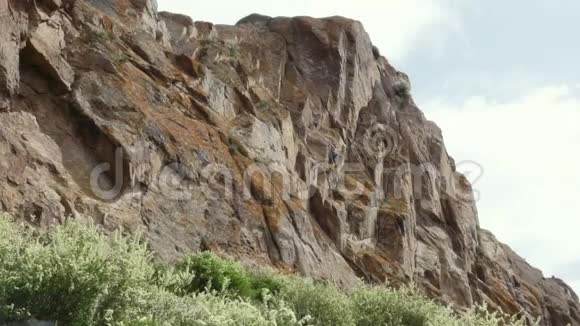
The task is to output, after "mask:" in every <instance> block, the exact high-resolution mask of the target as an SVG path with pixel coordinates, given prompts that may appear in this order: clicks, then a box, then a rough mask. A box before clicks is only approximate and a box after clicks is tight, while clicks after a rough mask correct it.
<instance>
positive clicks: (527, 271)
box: [0, 0, 580, 326]
mask: <svg viewBox="0 0 580 326" xmlns="http://www.w3.org/2000/svg"><path fill="white" fill-rule="evenodd" d="M392 32H393V33H396V31H392ZM410 90H411V86H410V83H409V79H408V77H407V76H406V75H405V74H404V73H402V72H399V71H397V70H396V69H395V68H394V67H393V66H391V65H390V64H389V62H388V61H387V59H386V58H384V57H383V56H381V54H380V53H379V50H378V49H377V48H376V47H373V45H372V43H371V40H370V38H369V35H368V34H367V33H366V32H365V30H364V28H363V26H362V24H361V23H360V22H357V21H354V20H350V19H347V18H342V17H329V18H324V19H314V18H309V17H296V18H286V17H277V18H272V17H266V16H261V15H251V16H249V17H246V18H244V19H242V20H240V21H239V22H238V23H237V24H236V25H235V26H225V25H213V24H211V23H207V22H196V21H194V20H193V19H192V18H189V17H186V16H183V15H178V14H172V13H166V12H158V11H157V5H156V3H155V0H76V1H74V0H36V1H33V0H0V167H1V168H0V210H2V211H6V212H9V213H11V214H12V215H14V216H17V217H18V218H20V219H22V220H26V221H28V222H29V223H32V224H35V225H37V226H38V227H47V226H49V225H51V224H55V223H63V222H65V220H66V219H76V220H92V221H94V222H95V223H98V224H100V225H102V226H103V228H104V229H106V230H114V229H118V228H120V227H122V228H125V229H127V230H130V231H137V230H143V232H144V233H145V235H146V237H147V238H148V239H149V240H150V241H151V244H152V246H153V249H154V250H155V251H156V252H157V253H158V254H159V256H160V257H162V258H163V259H165V260H167V261H173V260H175V259H177V258H179V257H181V256H183V255H185V254H188V253H191V252H194V251H199V250H214V251H218V252H221V253H224V254H226V255H229V256H231V257H234V258H237V259H240V260H242V261H246V262H251V263H254V264H260V265H265V266H274V267H276V268H278V269H280V270H283V271H287V272H299V273H303V274H305V275H309V276H312V277H315V278H319V279H326V280H331V281H334V282H336V283H337V284H340V285H341V286H345V287H349V286H353V285H356V284H357V283H358V282H362V281H366V282H384V281H388V282H390V283H391V284H393V285H397V284H402V283H410V282H414V283H415V284H416V285H417V286H418V287H419V288H420V289H421V290H423V291H424V292H425V293H426V294H428V295H429V296H430V297H432V298H435V299H437V300H439V301H440V302H442V303H445V304H451V305H453V306H454V307H456V308H457V309H464V308H468V307H470V306H472V305H474V304H480V303H487V304H488V306H489V308H490V309H502V310H503V311H505V312H508V313H511V314H523V315H525V316H526V317H528V318H529V319H530V320H534V319H536V318H537V317H542V320H543V321H542V325H553V326H564V325H567V324H571V325H572V326H577V325H580V303H579V301H578V297H577V296H576V294H575V293H574V292H573V291H572V289H571V288H570V287H568V286H567V285H566V284H565V283H564V282H563V281H561V280H559V279H555V278H546V277H544V276H543V274H542V272H541V271H539V270H537V269H536V268H534V267H532V266H530V265H529V264H528V263H527V262H526V261H525V260H524V259H523V258H521V257H519V256H518V255H517V254H516V253H515V252H513V251H512V250H511V249H510V248H509V247H508V246H506V245H504V244H502V243H501V242H499V241H498V240H497V239H496V238H495V237H494V236H493V234H491V233H490V232H488V231H485V230H483V229H481V228H480V226H479V222H478V216H477V210H476V206H475V200H474V191H473V190H472V187H471V186H470V184H469V181H468V180H467V179H466V178H465V177H464V176H463V175H461V174H460V173H458V172H457V166H458V165H459V164H461V163H459V162H458V163H456V162H455V161H454V160H453V159H452V158H451V157H450V156H449V155H448V153H447V151H446V149H445V145H444V143H443V138H442V135H441V131H440V130H439V128H438V127H437V126H436V125H435V124H434V123H433V122H431V121H429V120H427V119H426V118H425V116H424V114H423V113H422V112H421V111H420V110H419V108H418V107H417V106H416V104H415V103H414V102H413V99H412V97H411V91H410Z"/></svg>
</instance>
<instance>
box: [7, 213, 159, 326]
mask: <svg viewBox="0 0 580 326" xmlns="http://www.w3.org/2000/svg"><path fill="white" fill-rule="evenodd" d="M0 257H1V258H0V260H1V262H0V313H2V315H0V320H15V319H22V318H29V317H35V318H37V319H42V320H59V321H61V322H62V323H64V324H66V325H87V324H92V323H102V322H104V320H105V319H107V318H109V319H110V318H122V317H124V314H125V312H126V311H127V310H128V309H129V307H130V306H131V305H132V304H133V303H134V302H136V301H140V300H142V296H143V293H142V292H141V291H140V289H141V288H142V287H144V286H146V285H148V284H149V281H150V279H151V276H152V275H153V272H154V269H153V268H152V266H151V264H150V258H151V257H150V253H149V252H148V251H147V249H146V247H145V245H144V244H143V243H142V242H141V241H140V238H139V236H132V237H122V236H121V234H120V233H116V234H115V235H114V236H113V237H111V238H109V237H105V236H103V235H102V234H100V233H99V232H97V230H96V228H95V227H91V226H83V225H80V224H76V223H71V224H67V225H66V226H64V227H59V228H54V229H53V230H52V231H51V232H46V233H42V234H41V236H39V237H35V236H33V231H32V230H31V229H29V228H26V227H24V226H19V225H15V224H12V223H9V222H8V221H7V219H6V218H0Z"/></svg>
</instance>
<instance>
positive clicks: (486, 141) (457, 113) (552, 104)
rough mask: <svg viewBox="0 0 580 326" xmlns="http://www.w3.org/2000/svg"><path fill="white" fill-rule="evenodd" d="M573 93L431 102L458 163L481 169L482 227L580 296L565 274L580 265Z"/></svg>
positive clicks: (579, 107)
mask: <svg viewBox="0 0 580 326" xmlns="http://www.w3.org/2000/svg"><path fill="white" fill-rule="evenodd" d="M574 88H575V86H567V85H560V86H550V87H544V88H540V89H536V90H534V91H532V92H530V93H529V94H528V95H526V96H523V97H520V98H514V99H511V100H508V101H503V102H497V101H493V100H491V99H489V98H486V97H481V96H473V97H470V98H468V99H467V100H465V101H464V103H463V104H461V105H459V106H455V105H450V104H449V101H446V100H445V98H439V99H434V100H431V101H427V102H426V103H425V105H423V108H424V110H425V111H426V112H427V115H428V116H429V117H430V118H431V119H433V120H434V121H435V122H437V123H438V124H439V126H440V127H441V128H442V129H443V132H444V136H445V140H446V143H447V147H448V151H449V152H450V153H451V155H452V156H454V157H455V158H456V159H457V160H458V161H462V160H473V161H476V162H478V163H479V164H480V165H481V166H482V167H483V169H484V171H485V172H484V175H483V177H482V178H481V179H480V180H479V181H478V182H477V183H476V184H475V186H474V187H475V188H476V189H477V190H478V191H479V193H480V196H481V197H480V201H479V203H478V206H479V213H480V214H479V215H480V220H481V223H482V226H483V227H485V228H489V229H491V230H492V231H493V232H494V233H496V234H497V235H498V237H499V238H500V239H501V240H503V241H505V242H507V243H509V244H510V245H511V246H512V247H514V249H515V250H516V251H517V252H518V253H520V254H522V255H523V256H524V257H526V258H527V259H528V260H529V261H530V262H531V263H532V264H534V265H537V266H538V267H540V268H541V269H543V270H544V272H545V273H546V274H547V275H548V276H551V275H556V276H558V275H561V276H566V277H567V278H568V279H569V280H570V281H576V283H575V286H576V289H577V290H580V284H578V283H579V282H580V271H576V272H575V274H573V275H572V274H571V273H570V272H569V271H566V270H565V269H563V267H562V266H566V265H567V264H568V265H569V264H570V263H572V262H574V259H577V258H578V257H580V246H579V241H578V230H580V200H579V199H578V195H579V194H580V128H579V126H578V123H580V96H579V95H578V93H577V92H575V89H574Z"/></svg>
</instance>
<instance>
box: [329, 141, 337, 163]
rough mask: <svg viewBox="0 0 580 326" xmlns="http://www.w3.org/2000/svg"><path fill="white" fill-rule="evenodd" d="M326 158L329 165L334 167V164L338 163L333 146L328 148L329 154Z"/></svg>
mask: <svg viewBox="0 0 580 326" xmlns="http://www.w3.org/2000/svg"><path fill="white" fill-rule="evenodd" d="M328 158H329V160H330V164H332V165H333V166H336V163H337V162H338V153H337V152H336V147H334V146H333V145H331V146H330V153H329V154H328Z"/></svg>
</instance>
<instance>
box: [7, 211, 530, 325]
mask: <svg viewBox="0 0 580 326" xmlns="http://www.w3.org/2000/svg"><path fill="white" fill-rule="evenodd" d="M147 248H148V247H147V243H146V242H145V241H143V240H142V238H141V237H140V236H139V235H123V234H122V233H121V232H117V233H115V234H113V235H111V236H106V235H104V234H102V233H101V232H99V230H98V229H97V228H96V227H94V226H90V225H82V224H79V223H69V224H66V225H64V226H58V227H54V228H52V229H51V230H50V231H38V230H35V229H32V228H30V227H27V226H24V225H20V224H17V223H14V222H12V221H11V218H10V217H9V216H2V214H0V324H1V323H3V322H10V321H24V320H30V319H37V320H52V321H58V323H59V325H73V326H74V325H85V326H86V325H132V326H166V325H194V326H197V325H199V326H201V325H204V326H230V325H231V326H238V325H248V326H261V325H264V326H306V325H313V326H314V325H320V326H323V325H328V326H331V325H332V326H335V325H338V326H375V325H385V326H430V325H431V326H448V325H449V326H463V325H473V326H499V325H502V326H503V325H506V326H510V325H511V326H521V325H524V323H523V322H521V321H518V320H516V319H515V318H511V319H509V320H507V319H506V318H507V317H506V316H501V315H498V314H490V313H488V312H486V311H485V309H483V308H475V309H474V310H472V311H470V312H468V313H464V314H457V313H455V312H453V311H452V310H451V309H449V308H446V307H441V306H439V305H437V304H435V303H434V302H433V301H431V300H429V299H427V298H425V297H423V296H422V295H420V294H419V293H418V292H417V291H416V290H414V289H412V288H404V289H400V290H393V289H389V288H387V287H384V286H374V287H372V286H364V287H361V288H358V289H355V290H352V291H345V290H341V289H339V288H336V287H335V286H333V285H330V284H327V283H324V282H317V281H314V280H311V279H307V278H303V277H299V276H292V275H290V276H289V275H282V274H278V273H275V272H272V271H269V270H258V269H255V268H250V267H247V266H244V265H241V264H239V263H237V262H235V261H232V260H228V259H224V258H221V257H218V256H216V255H215V254H212V253H209V252H204V253H199V254H194V255H191V256H188V257H185V258H184V259H183V260H182V261H180V262H178V263H177V264H176V265H173V266H172V265H168V264H165V263H163V262H160V261H158V260H157V259H156V258H155V256H154V255H153V253H152V252H150V251H149V250H148V249H147Z"/></svg>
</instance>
